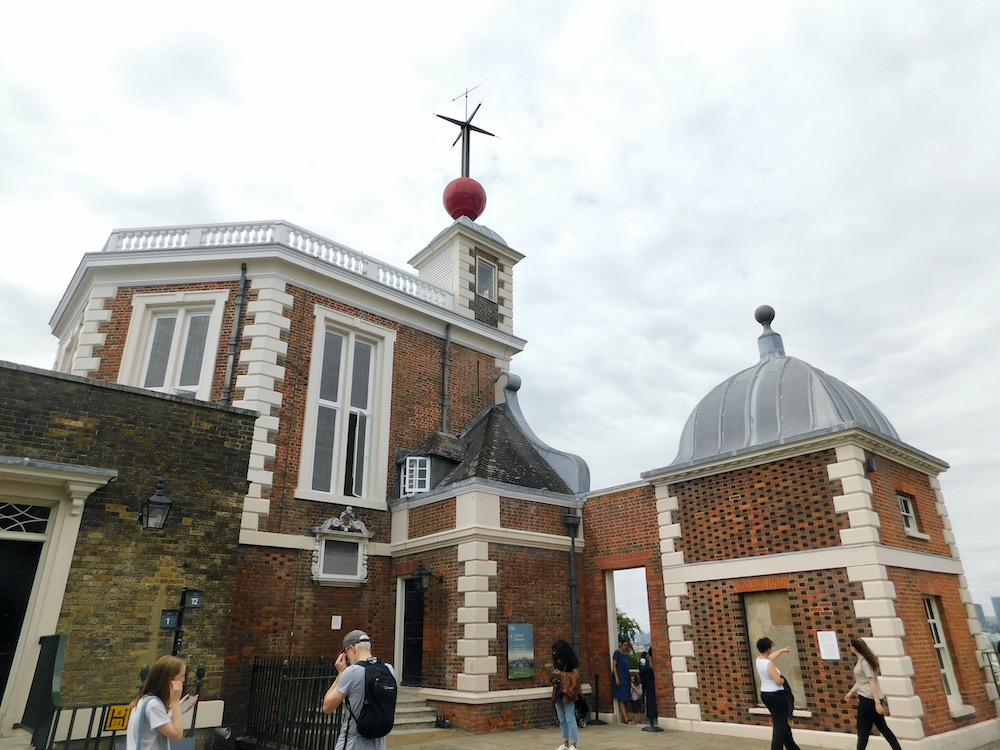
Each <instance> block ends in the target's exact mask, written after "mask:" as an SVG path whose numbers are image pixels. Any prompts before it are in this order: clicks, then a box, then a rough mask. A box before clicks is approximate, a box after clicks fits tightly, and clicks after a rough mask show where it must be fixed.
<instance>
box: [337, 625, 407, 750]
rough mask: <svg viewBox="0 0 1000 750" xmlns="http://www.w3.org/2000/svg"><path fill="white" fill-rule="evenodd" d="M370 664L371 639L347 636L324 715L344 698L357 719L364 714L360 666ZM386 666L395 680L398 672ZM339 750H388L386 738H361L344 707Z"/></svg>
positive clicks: (362, 635)
mask: <svg viewBox="0 0 1000 750" xmlns="http://www.w3.org/2000/svg"><path fill="white" fill-rule="evenodd" d="M368 660H372V661H374V660H375V657H374V656H372V641H371V638H369V637H368V634H367V633H365V632H364V631H363V630H352V631H351V632H350V633H348V634H347V635H345V636H344V650H343V651H341V652H340V655H339V656H338V657H337V662H336V664H335V666H336V667H337V679H336V680H334V681H333V684H332V685H331V686H330V689H329V690H327V691H326V695H325V696H324V697H323V713H327V714H332V713H333V712H334V711H336V710H337V706H339V705H340V704H341V703H343V702H344V699H345V698H346V699H347V700H348V702H350V704H351V711H353V712H354V715H355V716H357V715H359V714H360V713H361V706H362V705H363V704H364V702H365V668H364V667H363V666H361V664H360V663H359V662H362V661H368ZM386 666H387V667H389V671H390V672H392V676H393V677H395V676H396V671H395V670H394V669H393V668H392V665H391V664H386ZM336 750H385V737H377V738H375V739H373V740H370V739H368V738H367V737H362V736H361V735H360V734H358V728H357V726H355V723H354V719H352V718H351V714H350V712H349V711H347V708H346V707H345V708H344V716H343V719H342V721H341V724H340V737H338V738H337V747H336Z"/></svg>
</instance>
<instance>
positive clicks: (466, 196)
mask: <svg viewBox="0 0 1000 750" xmlns="http://www.w3.org/2000/svg"><path fill="white" fill-rule="evenodd" d="M444 208H445V210H446V211H447V212H448V215H449V216H451V218H453V219H457V218H458V217H459V216H468V217H469V218H470V219H472V220H473V221H475V220H476V219H477V218H479V215H480V214H481V213H482V212H483V210H484V209H485V208H486V191H485V190H484V189H483V186H482V185H480V184H479V183H478V182H476V181H475V180H474V179H472V178H471V177H459V178H458V179H455V180H452V181H451V182H449V183H448V186H447V187H446V188H445V189H444Z"/></svg>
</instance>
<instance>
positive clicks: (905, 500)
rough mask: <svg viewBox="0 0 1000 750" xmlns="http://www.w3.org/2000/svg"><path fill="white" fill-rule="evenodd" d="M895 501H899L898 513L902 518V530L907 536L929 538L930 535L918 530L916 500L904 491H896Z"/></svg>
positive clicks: (918, 521) (918, 520)
mask: <svg viewBox="0 0 1000 750" xmlns="http://www.w3.org/2000/svg"><path fill="white" fill-rule="evenodd" d="M896 502H897V503H899V515H900V516H902V518H903V531H904V532H905V533H906V535H907V536H911V537H913V538H914V539H923V540H925V541H926V540H927V539H930V535H928V534H925V533H924V532H922V531H921V530H920V519H919V518H917V507H916V500H914V498H913V497H911V496H910V495H907V494H906V493H904V492H897V493H896Z"/></svg>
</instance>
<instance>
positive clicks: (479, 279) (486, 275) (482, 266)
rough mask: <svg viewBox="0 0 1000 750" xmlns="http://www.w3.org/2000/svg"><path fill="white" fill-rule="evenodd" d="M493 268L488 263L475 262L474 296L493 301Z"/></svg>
mask: <svg viewBox="0 0 1000 750" xmlns="http://www.w3.org/2000/svg"><path fill="white" fill-rule="evenodd" d="M494 270H495V269H494V268H493V266H491V265H490V264H489V263H484V262H483V261H481V260H480V261H476V294H478V295H479V296H481V297H486V298H487V299H493V298H494V294H493V286H494V285H493V274H494Z"/></svg>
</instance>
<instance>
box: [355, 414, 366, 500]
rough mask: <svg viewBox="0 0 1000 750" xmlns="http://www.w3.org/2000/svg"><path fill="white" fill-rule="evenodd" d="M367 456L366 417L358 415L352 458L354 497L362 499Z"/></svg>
mask: <svg viewBox="0 0 1000 750" xmlns="http://www.w3.org/2000/svg"><path fill="white" fill-rule="evenodd" d="M367 454H368V417H367V416H365V415H364V414H359V415H358V438H357V443H356V449H355V456H354V496H355V497H362V496H363V495H364V489H365V459H366V457H367Z"/></svg>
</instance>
